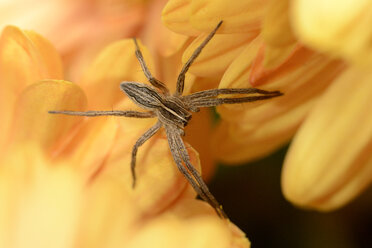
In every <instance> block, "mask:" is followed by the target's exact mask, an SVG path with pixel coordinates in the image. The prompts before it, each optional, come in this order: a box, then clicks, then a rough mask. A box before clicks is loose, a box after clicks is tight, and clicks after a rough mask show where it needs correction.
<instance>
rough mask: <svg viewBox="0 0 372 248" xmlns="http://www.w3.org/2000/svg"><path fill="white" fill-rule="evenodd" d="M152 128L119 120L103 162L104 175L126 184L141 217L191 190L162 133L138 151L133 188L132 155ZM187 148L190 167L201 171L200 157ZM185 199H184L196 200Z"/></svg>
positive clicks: (137, 121)
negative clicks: (135, 145)
mask: <svg viewBox="0 0 372 248" xmlns="http://www.w3.org/2000/svg"><path fill="white" fill-rule="evenodd" d="M153 124H154V120H143V119H142V120H141V119H124V118H123V119H121V120H120V128H119V130H118V134H117V137H120V138H119V139H117V141H116V143H115V144H114V146H113V148H112V151H111V153H110V154H109V156H108V158H107V159H106V165H107V166H106V167H105V168H104V171H103V173H104V174H108V175H111V176H112V177H119V178H121V180H123V182H125V188H124V190H126V191H127V192H129V194H130V195H131V197H132V198H133V201H134V202H135V204H136V206H137V208H138V209H139V210H140V211H141V212H142V213H143V214H144V215H148V214H150V215H153V214H156V213H159V212H161V211H164V209H165V208H167V207H168V206H169V205H170V204H172V203H174V201H175V200H176V199H177V200H178V199H179V196H180V195H182V193H183V192H184V191H185V190H187V189H188V188H189V187H191V186H190V185H189V184H188V182H187V181H186V179H185V178H184V176H183V175H182V174H181V172H179V171H178V169H177V166H176V164H175V162H174V160H173V157H172V155H171V153H170V150H169V145H168V142H167V139H166V138H165V137H164V136H163V135H164V134H163V133H160V134H159V133H158V134H155V135H154V136H153V137H152V138H151V139H150V140H148V141H147V142H145V144H144V145H142V146H141V147H140V148H139V149H138V153H137V158H136V169H135V170H136V177H137V182H136V188H135V189H133V188H132V175H131V172H130V163H131V154H132V153H131V151H132V149H133V146H134V144H135V142H136V140H137V139H139V138H140V136H141V135H142V134H143V133H145V131H146V130H147V129H148V128H150V127H151V126H152V125H153ZM186 146H187V150H188V153H189V155H190V159H191V163H192V164H193V165H194V166H195V168H196V169H197V170H200V163H199V156H198V154H197V152H196V151H195V150H194V149H192V148H191V147H190V146H188V145H186ZM195 194H196V193H195V192H193V195H192V196H190V195H187V197H195Z"/></svg>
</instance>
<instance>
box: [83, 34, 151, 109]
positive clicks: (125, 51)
mask: <svg viewBox="0 0 372 248" xmlns="http://www.w3.org/2000/svg"><path fill="white" fill-rule="evenodd" d="M138 43H139V45H140V48H141V51H142V53H143V56H144V59H145V61H146V64H147V66H148V67H149V70H150V71H151V72H152V74H153V76H156V74H155V70H154V64H153V61H152V59H151V56H149V53H148V50H147V49H146V48H145V47H143V46H142V45H141V42H140V41H139V40H138ZM123 81H135V82H141V83H146V82H147V79H146V77H145V76H144V74H143V71H142V69H141V67H140V64H139V62H138V60H137V58H136V56H135V46H134V42H133V40H130V39H126V40H121V41H118V42H115V43H113V44H111V45H109V46H108V47H106V48H105V49H104V50H103V51H102V52H101V53H100V54H99V55H98V57H97V59H96V60H95V61H94V62H93V63H92V65H91V66H90V68H89V69H88V70H87V72H86V73H85V75H84V78H83V80H82V83H81V84H80V85H81V86H82V88H83V89H84V92H85V93H86V94H87V97H88V101H89V108H90V109H94V110H102V109H105V110H107V108H112V107H113V106H114V105H115V104H116V103H118V102H119V101H120V100H122V99H123V98H125V97H126V96H125V94H124V92H122V91H121V90H120V83H121V82H123Z"/></svg>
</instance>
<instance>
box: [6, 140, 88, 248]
mask: <svg viewBox="0 0 372 248" xmlns="http://www.w3.org/2000/svg"><path fill="white" fill-rule="evenodd" d="M0 165H1V166H0V178H1V180H0V199H1V202H2V203H3V204H1V207H0V216H1V217H5V218H1V219H0V230H1V234H0V244H4V243H5V244H7V245H6V246H3V247H41V248H43V247H50V244H51V243H53V242H58V244H55V247H72V246H73V244H74V239H75V237H76V232H77V226H78V225H77V224H78V223H77V222H78V217H79V213H80V199H81V191H82V187H83V183H82V181H80V178H79V176H78V175H77V173H76V172H75V171H74V170H72V169H71V168H70V167H69V166H67V165H66V164H58V166H57V164H55V166H51V165H50V164H49V161H48V160H47V159H46V158H45V157H44V154H43V152H42V151H41V149H39V147H38V146H37V145H35V144H34V143H32V144H28V143H23V144H19V145H18V146H16V147H14V149H12V150H11V151H10V152H9V153H7V154H4V155H3V156H1V162H0ZM4 193H5V194H4ZM61 213H63V215H62V214H61Z"/></svg>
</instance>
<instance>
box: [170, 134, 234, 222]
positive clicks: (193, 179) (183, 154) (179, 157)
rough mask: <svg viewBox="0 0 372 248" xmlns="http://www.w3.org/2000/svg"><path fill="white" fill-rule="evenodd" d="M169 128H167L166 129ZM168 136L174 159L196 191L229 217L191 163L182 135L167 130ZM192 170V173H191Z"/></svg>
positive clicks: (218, 212)
mask: <svg viewBox="0 0 372 248" xmlns="http://www.w3.org/2000/svg"><path fill="white" fill-rule="evenodd" d="M166 130H167V129H166ZM167 137H168V142H169V147H170V150H171V153H172V155H173V159H174V161H175V162H176V164H177V167H178V169H179V170H180V171H181V173H182V174H183V175H184V176H185V177H186V179H187V180H188V181H189V182H190V184H191V186H192V187H193V188H194V190H195V191H196V193H197V194H198V195H199V196H200V197H201V198H202V199H203V200H204V201H206V202H208V203H209V205H211V206H212V207H213V208H214V209H215V211H216V213H217V214H218V215H219V216H220V217H223V218H227V215H226V214H225V212H224V211H223V210H222V208H221V205H220V204H219V203H218V202H217V200H216V199H215V198H214V196H213V195H212V194H211V193H210V191H209V189H208V186H207V185H206V184H205V183H204V181H203V179H202V178H201V176H200V174H199V172H198V171H197V170H196V169H195V167H194V166H193V165H192V164H191V163H190V157H189V155H188V153H187V150H186V147H185V145H184V143H183V141H182V139H181V137H180V136H179V135H178V134H177V133H175V132H172V131H167ZM182 161H184V163H185V164H186V167H187V169H186V168H185V167H184V166H183V164H182ZM190 172H191V174H190Z"/></svg>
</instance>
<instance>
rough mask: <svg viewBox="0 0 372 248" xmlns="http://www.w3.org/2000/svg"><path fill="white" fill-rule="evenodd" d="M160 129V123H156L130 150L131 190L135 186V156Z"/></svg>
mask: <svg viewBox="0 0 372 248" xmlns="http://www.w3.org/2000/svg"><path fill="white" fill-rule="evenodd" d="M160 127H161V123H160V122H157V123H156V124H155V125H154V126H152V127H151V128H150V129H149V130H147V131H146V132H145V133H144V134H143V135H142V136H141V137H140V138H139V139H138V140H137V141H136V144H134V146H133V149H132V159H131V162H130V168H131V172H132V179H133V183H132V188H134V187H135V186H136V172H135V168H136V156H137V151H138V148H139V147H140V146H142V145H143V144H144V143H145V142H146V141H147V140H148V139H150V138H151V137H152V136H153V135H154V134H155V133H156V132H157V131H158V130H159V129H160Z"/></svg>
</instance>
